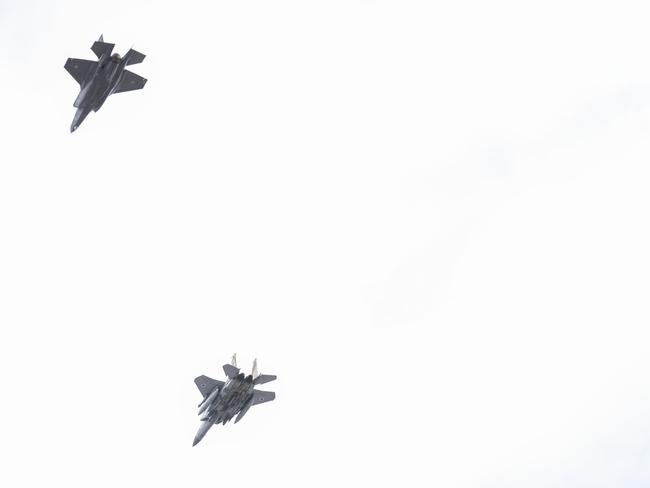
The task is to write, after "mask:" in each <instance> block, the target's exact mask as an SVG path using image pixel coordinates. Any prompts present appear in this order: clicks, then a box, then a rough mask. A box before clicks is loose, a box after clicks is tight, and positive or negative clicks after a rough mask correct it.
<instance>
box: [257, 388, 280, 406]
mask: <svg viewBox="0 0 650 488" xmlns="http://www.w3.org/2000/svg"><path fill="white" fill-rule="evenodd" d="M271 400H275V393H274V392H272V391H261V390H253V402H252V403H251V405H257V404H258V403H264V402H270V401H271Z"/></svg>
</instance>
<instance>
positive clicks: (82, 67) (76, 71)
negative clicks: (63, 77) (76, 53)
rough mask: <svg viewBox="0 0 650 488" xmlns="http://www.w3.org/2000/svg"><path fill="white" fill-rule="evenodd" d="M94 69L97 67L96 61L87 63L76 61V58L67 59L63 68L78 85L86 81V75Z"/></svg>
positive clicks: (82, 60)
mask: <svg viewBox="0 0 650 488" xmlns="http://www.w3.org/2000/svg"><path fill="white" fill-rule="evenodd" d="M96 67H97V62H96V61H88V60H87V59H76V58H68V60H67V61H66V62H65V66H64V68H65V69H66V70H67V71H68V73H70V74H71V75H72V77H73V78H74V79H75V80H76V81H77V83H79V84H80V85H81V84H82V83H83V81H84V80H85V79H86V76H88V73H90V72H91V71H92V70H94V69H95V68H96Z"/></svg>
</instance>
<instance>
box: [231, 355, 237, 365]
mask: <svg viewBox="0 0 650 488" xmlns="http://www.w3.org/2000/svg"><path fill="white" fill-rule="evenodd" d="M230 364H231V365H232V366H234V367H235V368H236V367H237V353H235V354H233V355H232V359H231V360H230Z"/></svg>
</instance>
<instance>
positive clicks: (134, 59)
mask: <svg viewBox="0 0 650 488" xmlns="http://www.w3.org/2000/svg"><path fill="white" fill-rule="evenodd" d="M114 46H115V44H108V43H106V42H104V36H103V35H102V36H99V40H98V41H97V42H95V43H94V44H93V46H92V47H91V49H92V50H93V52H94V53H95V54H96V55H97V58H98V59H97V61H88V60H87V59H76V58H68V60H67V61H66V63H65V69H66V70H67V71H68V73H70V74H71V75H72V77H73V78H74V79H75V80H77V83H79V85H80V86H81V91H80V92H79V96H77V99H76V100H75V102H74V106H75V107H77V113H76V114H75V116H74V119H73V120H72V125H71V126H70V132H74V131H75V130H77V128H78V127H79V126H80V125H81V123H82V122H83V120H84V119H85V118H86V116H87V115H88V114H89V113H90V111H91V110H92V111H94V112H97V110H99V109H100V108H101V106H102V105H103V104H104V102H105V101H106V99H107V98H108V96H109V95H112V94H113V93H121V92H125V91H131V90H139V89H140V88H142V87H144V85H145V83H146V82H147V80H146V79H144V78H142V77H141V76H138V75H136V74H135V73H131V72H130V71H128V70H126V69H124V68H125V67H126V66H129V65H132V64H137V63H141V62H142V61H143V60H144V58H145V55H144V54H142V53H139V52H138V51H135V50H133V49H129V51H128V52H127V53H126V54H125V55H124V57H123V58H122V57H120V55H119V54H117V53H115V54H113V55H111V52H112V51H113V47H114Z"/></svg>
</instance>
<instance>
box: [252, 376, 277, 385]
mask: <svg viewBox="0 0 650 488" xmlns="http://www.w3.org/2000/svg"><path fill="white" fill-rule="evenodd" d="M277 379H278V377H277V376H276V375H274V374H261V375H258V376H257V378H255V379H254V380H253V384H255V385H263V384H264V383H268V382H269V381H274V380H277Z"/></svg>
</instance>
